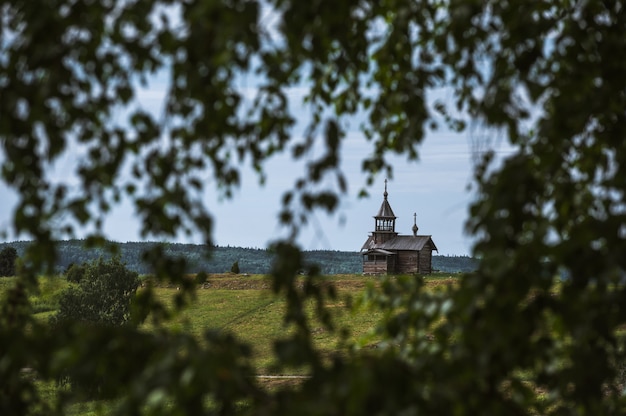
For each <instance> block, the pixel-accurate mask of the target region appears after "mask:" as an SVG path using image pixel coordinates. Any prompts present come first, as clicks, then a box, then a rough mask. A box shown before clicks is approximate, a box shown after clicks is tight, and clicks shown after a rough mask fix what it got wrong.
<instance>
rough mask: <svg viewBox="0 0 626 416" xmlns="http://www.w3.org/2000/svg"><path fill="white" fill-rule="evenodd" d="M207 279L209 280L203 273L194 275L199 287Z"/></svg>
mask: <svg viewBox="0 0 626 416" xmlns="http://www.w3.org/2000/svg"><path fill="white" fill-rule="evenodd" d="M208 278H209V275H208V274H207V273H206V272H204V271H202V272H199V273H197V274H196V283H197V284H199V285H201V284H203V283H205V282H206V280H207V279H208Z"/></svg>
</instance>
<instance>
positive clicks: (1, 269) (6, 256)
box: [0, 246, 18, 277]
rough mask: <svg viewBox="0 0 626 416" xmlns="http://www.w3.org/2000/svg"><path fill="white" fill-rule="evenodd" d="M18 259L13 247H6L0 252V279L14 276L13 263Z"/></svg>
mask: <svg viewBox="0 0 626 416" xmlns="http://www.w3.org/2000/svg"><path fill="white" fill-rule="evenodd" d="M17 259H18V255H17V250H16V249H15V247H11V246H7V247H4V248H3V249H2V250H0V277H10V276H15V262H16V261H17Z"/></svg>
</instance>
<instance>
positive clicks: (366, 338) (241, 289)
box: [0, 274, 456, 415]
mask: <svg viewBox="0 0 626 416" xmlns="http://www.w3.org/2000/svg"><path fill="white" fill-rule="evenodd" d="M190 278H192V277H191V276H190ZM325 280H327V281H328V282H329V283H332V284H333V285H334V287H335V288H336V289H337V297H336V299H334V300H329V301H328V302H327V304H326V306H327V308H328V309H329V310H330V311H331V314H332V317H333V323H334V324H335V331H328V330H327V329H325V328H324V326H323V325H322V324H321V323H319V322H317V321H316V320H315V319H312V320H311V330H312V336H313V340H314V342H315V344H316V346H317V347H318V348H319V349H320V350H321V351H323V352H324V353H327V354H332V353H338V354H343V353H346V351H347V349H348V348H351V346H359V347H363V346H367V345H369V344H372V343H375V342H376V337H375V336H374V335H373V330H374V328H375V327H376V325H377V323H378V322H379V321H380V319H381V313H380V312H378V311H375V310H371V309H366V308H361V309H354V308H349V307H348V304H350V303H352V301H354V300H356V299H358V298H359V297H360V296H361V295H362V294H363V292H364V290H365V288H366V287H367V285H376V284H377V282H378V281H379V278H376V277H364V276H360V275H333V276H328V277H327V278H325ZM425 280H426V282H427V284H426V286H427V287H430V288H437V287H440V286H447V285H449V284H450V283H452V282H454V281H455V280H456V279H455V278H454V276H453V275H450V274H441V275H432V276H429V277H428V278H426V279H425ZM14 284H15V278H3V279H0V296H4V293H5V292H6V290H8V289H9V288H10V287H12V286H13V285H14ZM69 284H70V283H68V282H67V281H66V280H65V279H64V278H63V277H56V276H55V277H45V278H44V277H42V278H40V281H39V291H38V292H37V293H33V294H31V295H30V297H29V300H30V303H31V305H32V310H33V314H34V316H35V318H36V319H38V320H40V321H42V322H47V321H48V319H49V318H50V316H52V315H53V314H54V313H56V309H57V308H58V300H59V298H60V295H61V293H62V291H63V290H64V289H65V288H67V287H68V286H69ZM139 290H144V289H141V288H140V289H139ZM154 293H155V295H156V297H157V298H158V300H160V301H161V302H163V303H164V304H166V305H170V306H171V305H172V304H173V302H174V297H175V296H176V295H177V294H179V293H180V292H179V291H178V288H177V287H157V288H155V289H154ZM308 313H309V315H310V317H313V315H314V313H313V306H312V305H310V307H309V308H308ZM284 314H285V301H284V299H283V298H282V297H281V296H279V295H276V294H274V293H273V292H272V290H271V282H270V280H269V278H267V277H265V276H261V275H251V276H244V275H232V274H223V275H210V276H209V279H208V281H207V283H206V284H203V285H199V286H198V287H197V289H196V291H195V299H194V301H193V302H192V303H191V304H190V305H188V306H187V307H186V308H184V309H183V310H182V311H181V312H180V313H178V314H177V315H175V316H174V317H173V318H172V319H171V320H169V321H167V322H166V323H165V324H164V325H165V326H166V327H167V328H169V329H171V330H174V331H185V332H188V333H190V334H192V335H194V336H196V337H198V339H200V338H201V337H202V334H203V333H204V332H205V331H206V330H221V331H228V332H230V333H233V334H234V335H235V336H236V337H237V338H239V339H240V340H241V341H243V342H244V343H247V344H248V345H250V346H251V348H252V354H253V355H252V359H253V364H254V367H255V370H256V374H257V375H276V374H277V373H273V372H272V370H271V367H272V364H273V360H274V358H273V357H274V353H273V343H274V341H275V340H277V339H280V338H281V337H284V336H286V335H287V334H288V331H289V330H290V328H289V327H287V326H286V325H285V324H284V320H283V318H284ZM149 321H150V320H148V322H149ZM141 329H143V330H145V331H151V330H153V327H152V326H151V324H150V323H146V324H144V325H143V326H142V327H141ZM342 334H343V335H342ZM304 371H305V370H304V369H291V370H289V373H288V374H289V375H298V374H302V372H304ZM272 383H273V382H272V381H268V382H267V385H268V387H270V388H271V385H272ZM38 384H39V385H38V390H39V391H40V393H41V394H43V396H44V397H48V399H46V400H55V398H56V395H57V394H58V390H57V389H58V388H59V387H58V386H56V385H55V383H53V382H47V383H38ZM103 405H104V407H105V408H106V407H108V406H109V404H107V403H106V402H105V403H102V402H98V401H87V402H84V401H79V402H76V403H74V404H71V405H70V407H69V408H68V409H67V410H68V413H69V414H81V415H82V414H98V413H99V412H98V410H97V409H98V407H101V406H103ZM105 413H106V412H105Z"/></svg>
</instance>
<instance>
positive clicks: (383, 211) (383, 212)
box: [375, 198, 396, 219]
mask: <svg viewBox="0 0 626 416" xmlns="http://www.w3.org/2000/svg"><path fill="white" fill-rule="evenodd" d="M375 218H394V219H395V218H396V215H395V214H394V213H393V210H392V209H391V205H389V202H388V201H387V198H385V199H384V200H383V203H382V205H381V206H380V209H379V210H378V214H376V217H375Z"/></svg>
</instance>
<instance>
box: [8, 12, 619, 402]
mask: <svg viewBox="0 0 626 416" xmlns="http://www.w3.org/2000/svg"><path fill="white" fill-rule="evenodd" d="M0 11H1V13H0V16H1V17H0V97H2V99H1V100H0V146H1V148H2V159H3V160H2V170H1V176H2V180H3V182H4V184H5V185H6V186H8V187H9V188H11V189H12V190H14V191H16V193H17V195H18V201H17V207H16V210H15V211H14V213H13V221H12V223H11V227H12V228H13V231H14V233H15V235H18V236H27V238H29V239H31V240H33V241H35V243H34V244H32V245H30V246H28V248H27V250H26V251H25V253H24V254H23V259H22V260H21V261H20V268H19V273H18V274H19V278H18V279H17V280H16V281H15V285H14V287H13V289H11V290H9V291H7V292H6V296H5V298H4V299H3V300H2V303H1V304H0V345H1V346H2V349H0V363H1V365H0V380H2V384H1V385H0V413H2V414H28V413H33V412H35V411H37V412H39V413H45V414H54V413H63V412H64V409H65V407H64V400H63V399H61V400H59V401H58V402H57V403H54V404H49V403H46V402H45V401H44V400H41V397H40V396H39V394H38V392H37V389H36V388H35V385H34V382H33V381H32V379H30V378H28V377H24V376H23V370H24V369H33V371H35V372H36V374H37V376H38V377H40V378H42V379H44V380H54V379H55V377H58V376H59V374H62V373H63V371H64V369H65V368H68V367H72V368H74V369H76V371H80V372H84V374H85V375H86V376H88V375H92V376H102V377H103V384H102V388H101V394H102V395H103V397H115V398H117V400H115V402H114V404H112V406H111V409H110V410H111V412H112V413H118V414H138V413H146V414H203V413H217V414H233V413H236V412H238V413H251V414H274V415H279V414H301V415H304V414H325V415H331V414H337V415H347V414H420V413H423V414H446V415H448V414H454V415H475V414H555V415H556V414H559V415H560V414H578V415H599V414H623V413H626V410H625V409H626V408H625V403H624V401H625V400H626V398H625V395H624V394H623V385H622V383H621V382H620V381H621V380H622V376H621V375H620V373H621V367H622V366H621V363H623V362H624V354H625V353H624V351H625V348H624V346H625V345H624V344H625V343H624V332H623V330H620V329H621V328H623V326H624V324H626V301H625V300H626V287H625V286H624V275H625V273H624V270H625V268H626V256H624V253H625V252H626V210H625V209H624V207H625V206H626V201H625V198H626V192H625V191H626V172H625V171H624V170H625V169H626V159H625V158H626V151H625V150H626V149H624V146H625V143H626V142H625V141H624V137H626V134H625V133H626V131H625V130H626V112H625V111H624V109H625V108H626V77H624V74H625V73H626V59H623V52H624V50H626V37H625V36H624V33H625V32H626V7H625V6H624V4H623V2H622V1H605V0H586V1H583V0H545V1H533V2H530V1H526V0H510V1H502V0H480V1H479V0H396V1H375V2H374V1H366V0H355V1H343V2H338V1H328V0H315V1H304V2H303V1H297V2H296V1H290V0H268V1H266V2H258V1H253V0H231V1H219V0H218V1H213V0H210V1H208V0H189V1H185V2H173V1H170V0H161V1H159V0H141V1H133V0H130V1H128V0H119V1H116V0H93V1H81V0H79V1H74V0H72V1H66V0H52V1H28V2H14V1H10V0H9V1H7V0H0ZM154 76H159V77H163V78H164V79H166V82H167V84H166V85H167V87H166V92H165V102H164V104H163V107H162V109H161V111H160V112H159V113H158V114H152V113H149V112H147V111H146V110H144V109H143V108H142V106H141V105H140V104H138V102H137V98H138V95H139V94H140V90H139V87H138V86H139V85H147V84H149V82H150V79H151V78H152V77H154ZM246 76H250V77H252V79H253V81H251V82H252V83H253V85H254V88H252V90H253V91H250V89H246V91H242V89H241V86H242V83H241V82H242V81H241V80H242V79H244V78H245V77H246ZM243 84H245V85H246V86H249V85H250V84H247V83H246V82H244V83H243ZM293 88H299V89H302V90H304V91H305V99H304V100H305V103H306V105H307V107H306V108H307V114H308V115H310V118H309V119H308V120H306V121H304V123H305V128H304V134H303V136H302V137H300V135H296V132H295V114H294V107H293V106H292V105H293V104H297V103H293V96H292V95H291V94H290V91H292V89H293ZM442 91H443V92H444V93H443V94H442V93H441V92H442ZM442 95H443V96H447V97H449V99H448V100H443V99H441V98H439V97H442ZM355 115H357V116H358V118H357V120H362V123H361V127H360V128H361V130H362V135H363V137H364V138H365V139H364V140H366V141H367V143H368V144H369V145H370V149H371V152H370V153H369V155H368V156H366V157H365V159H364V160H363V161H362V168H363V172H364V175H365V177H366V183H368V184H371V183H372V180H373V178H374V177H375V176H377V175H380V174H386V175H387V176H389V177H391V176H392V175H393V169H392V166H390V165H389V163H388V162H387V158H386V157H387V155H388V154H389V153H397V154H403V155H406V156H407V157H409V158H411V159H417V156H418V149H419V144H420V143H421V141H422V140H423V138H424V137H425V136H426V135H427V133H428V132H429V131H431V130H435V129H448V130H450V131H455V132H460V131H464V130H465V128H466V126H467V125H468V122H470V123H471V124H472V125H473V126H474V127H475V128H474V129H473V130H472V131H473V132H477V131H478V130H483V131H484V132H485V135H486V136H488V137H496V138H502V139H504V140H507V141H508V142H509V143H511V144H512V145H513V146H514V147H515V148H516V151H515V152H514V153H513V154H512V155H510V156H508V157H506V158H504V160H502V161H501V163H500V164H494V163H492V160H493V159H494V154H493V152H492V151H490V150H489V149H488V144H489V140H485V141H484V142H482V143H481V141H480V139H477V138H476V136H475V135H474V136H473V137H474V139H475V144H476V145H477V147H481V146H483V145H487V146H484V147H487V151H486V152H484V153H482V154H477V155H476V168H475V171H474V185H473V186H474V190H475V191H476V200H475V202H474V203H473V204H472V205H471V207H470V218H469V221H468V224H467V229H468V232H469V233H471V234H473V235H474V236H475V237H476V238H477V243H476V245H475V247H474V253H473V254H474V256H475V257H476V258H479V259H480V261H479V263H478V267H477V269H476V271H475V272H473V273H469V274H467V275H466V276H464V277H463V278H462V279H461V281H460V282H459V284H458V286H456V287H455V288H454V289H451V290H450V292H449V293H447V294H446V295H445V296H444V295H438V294H433V295H426V294H425V293H423V291H422V290H421V286H420V285H421V284H420V281H419V279H412V280H411V279H408V280H406V279H398V280H390V281H389V282H388V283H386V284H385V286H384V288H383V290H382V291H380V292H374V293H372V294H371V298H370V299H371V304H372V307H377V308H382V309H384V311H385V312H386V313H387V320H386V324H384V325H382V326H381V331H383V332H382V333H384V334H387V335H386V336H387V337H388V342H387V343H385V345H382V346H381V348H379V349H376V350H372V351H360V350H355V351H354V354H353V355H350V356H341V357H327V356H323V355H322V354H321V353H320V352H319V351H317V350H316V349H315V348H314V347H313V345H312V343H311V337H312V334H311V328H310V323H309V321H308V318H307V317H306V316H305V315H304V314H303V312H302V309H303V305H305V304H312V305H314V307H315V311H316V319H319V320H320V322H322V323H323V325H324V329H325V330H328V331H332V330H333V329H334V326H333V322H332V319H330V315H329V313H328V309H327V306H328V303H329V302H332V301H333V300H334V297H335V296H336V293H335V290H334V289H333V287H332V286H328V285H320V284H318V282H319V276H320V269H319V267H317V266H315V265H314V264H311V263H307V262H306V261H305V258H304V256H303V254H302V252H301V251H300V249H299V248H298V247H297V246H295V245H294V244H293V241H295V237H297V235H298V231H299V230H300V228H301V227H302V226H305V225H306V224H307V222H308V219H309V218H310V214H311V212H314V211H317V210H323V211H328V212H333V211H334V210H335V209H336V208H337V206H338V204H339V203H340V202H341V201H342V196H344V195H345V194H346V192H347V190H348V184H347V183H346V179H345V177H344V175H343V173H342V169H341V163H340V162H341V159H342V157H343V156H345V155H344V154H342V150H341V149H342V143H343V142H344V140H346V132H347V129H348V128H349V126H350V123H351V122H353V121H354V116H355ZM474 134H476V133H474ZM281 153H287V154H288V155H290V156H291V157H292V158H293V159H295V160H296V161H297V162H300V165H301V166H302V171H301V172H293V180H294V185H293V188H292V190H290V191H288V192H287V193H286V194H285V195H283V196H282V207H281V209H280V214H279V215H280V218H281V221H282V222H283V224H284V225H285V226H286V227H287V228H288V229H289V230H290V231H291V233H290V237H289V238H287V239H286V241H278V242H276V244H275V245H274V246H273V247H272V250H273V253H274V254H275V255H276V259H275V261H274V262H273V264H272V274H273V278H274V280H273V289H274V291H275V292H276V293H278V294H280V295H282V296H284V298H285V299H286V310H285V325H286V326H287V328H288V329H290V330H288V331H286V332H285V335H284V337H283V338H281V339H278V340H276V343H275V348H276V360H277V366H278V367H279V368H286V369H287V368H290V367H291V366H299V367H305V368H307V369H308V372H309V374H310V376H311V378H310V379H308V380H307V381H306V382H305V383H304V384H303V386H302V388H301V389H292V388H289V387H285V388H278V389H277V390H276V391H272V392H265V391H262V390H261V389H259V388H258V386H257V385H256V382H255V380H254V378H251V377H250V375H251V369H250V367H249V363H248V361H247V357H248V356H249V349H248V348H247V347H246V346H245V345H242V344H241V343H240V342H238V341H237V340H236V339H234V338H233V337H231V336H230V335H228V334H224V333H214V332H212V331H210V330H208V331H207V332H206V336H205V339H204V341H203V342H202V343H200V342H198V341H196V340H195V339H193V338H192V337H191V336H188V335H185V334H180V333H169V332H168V331H165V330H163V331H155V332H154V333H150V334H146V333H142V332H138V331H136V330H134V329H133V328H132V327H128V326H123V327H117V328H111V327H110V328H98V327H94V328H89V329H85V328H84V327H77V326H76V325H74V324H71V323H67V324H65V325H61V326H60V327H58V328H57V329H55V330H54V331H51V330H50V328H48V327H47V326H46V325H44V324H42V323H38V322H36V321H35V320H33V318H32V315H31V312H32V308H31V305H30V304H29V302H28V294H29V292H31V291H35V290H37V287H36V279H35V277H36V275H37V273H39V272H40V271H42V270H45V269H46V268H47V269H48V270H51V269H53V267H54V264H55V253H56V252H55V241H58V240H61V239H65V238H73V236H74V235H75V231H76V230H79V229H80V230H83V229H85V230H89V231H90V234H89V237H88V238H87V243H88V245H92V246H101V247H104V248H106V249H107V250H111V251H115V247H114V246H112V245H111V244H108V243H107V242H106V240H105V237H106V236H105V235H104V232H103V224H104V221H105V220H106V218H107V217H108V214H109V213H110V211H111V209H112V208H113V207H114V206H116V205H117V204H118V203H120V201H122V200H124V201H129V202H130V203H131V204H133V205H134V208H135V211H136V213H137V218H138V226H139V227H140V232H141V234H142V236H143V237H145V238H154V239H155V240H160V241H163V240H167V239H168V238H172V237H175V236H177V235H178V233H180V232H182V233H194V234H196V235H200V236H201V237H202V238H203V240H204V241H205V243H206V244H207V245H208V246H210V245H211V233H212V221H213V220H212V217H211V216H210V213H209V211H208V209H207V207H206V206H205V203H204V194H205V192H206V191H207V189H208V188H211V189H212V190H213V191H217V192H218V194H219V195H220V196H223V197H226V198H228V197H230V196H231V195H232V193H233V190H234V189H235V188H236V187H237V186H238V185H239V184H240V182H241V177H240V167H241V164H250V165H251V166H252V167H253V168H254V169H255V171H256V172H258V180H259V182H260V183H264V181H265V179H266V178H265V172H264V166H265V164H266V162H267V161H268V160H269V159H271V158H272V157H273V156H275V155H277V154H281ZM70 156H71V157H70ZM66 158H69V160H72V158H76V159H77V160H75V163H69V164H68V166H65V168H66V169H68V170H70V171H71V175H72V176H71V178H70V177H68V176H67V175H55V174H54V172H53V168H54V167H55V166H58V165H57V164H58V163H65V162H66V161H67V160H68V159H66ZM290 173H291V172H290ZM363 192H366V191H365V190H364V191H363ZM142 259H143V261H145V262H148V263H149V264H150V265H151V266H152V267H153V269H154V270H155V279H157V280H169V281H171V282H173V283H174V284H177V285H179V287H180V288H181V291H180V293H179V294H178V295H177V297H176V299H175V302H174V310H168V309H167V308H165V307H164V306H163V305H162V304H160V303H159V302H157V301H156V300H155V299H154V297H153V296H151V290H150V287H149V286H148V287H146V288H145V290H142V291H140V292H138V296H137V298H136V306H135V309H134V312H136V313H135V314H134V316H135V318H134V319H138V320H140V319H143V318H145V317H146V316H148V315H149V314H150V316H152V317H154V319H155V325H158V323H159V321H161V320H163V319H167V318H168V317H169V316H171V314H172V313H173V312H175V309H177V308H182V307H184V306H185V305H186V304H187V303H188V302H190V301H191V300H192V299H193V293H192V290H193V287H195V285H194V283H193V281H191V279H185V278H184V277H183V273H184V271H185V270H186V268H187V267H188V264H187V262H186V261H185V259H181V258H175V257H172V256H169V255H168V254H167V253H166V252H165V249H164V248H163V247H162V246H154V247H150V248H149V249H148V250H146V252H145V253H144V254H143V255H142ZM300 271H304V272H305V277H304V280H303V281H301V280H298V281H296V278H295V276H296V274H297V273H298V272H300ZM562 276H567V279H566V280H565V281H564V282H563V284H562V285H561V287H560V290H559V291H558V292H555V291H554V290H553V287H554V284H555V282H557V281H559V280H560V279H561V278H562ZM149 312H150V313H149Z"/></svg>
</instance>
